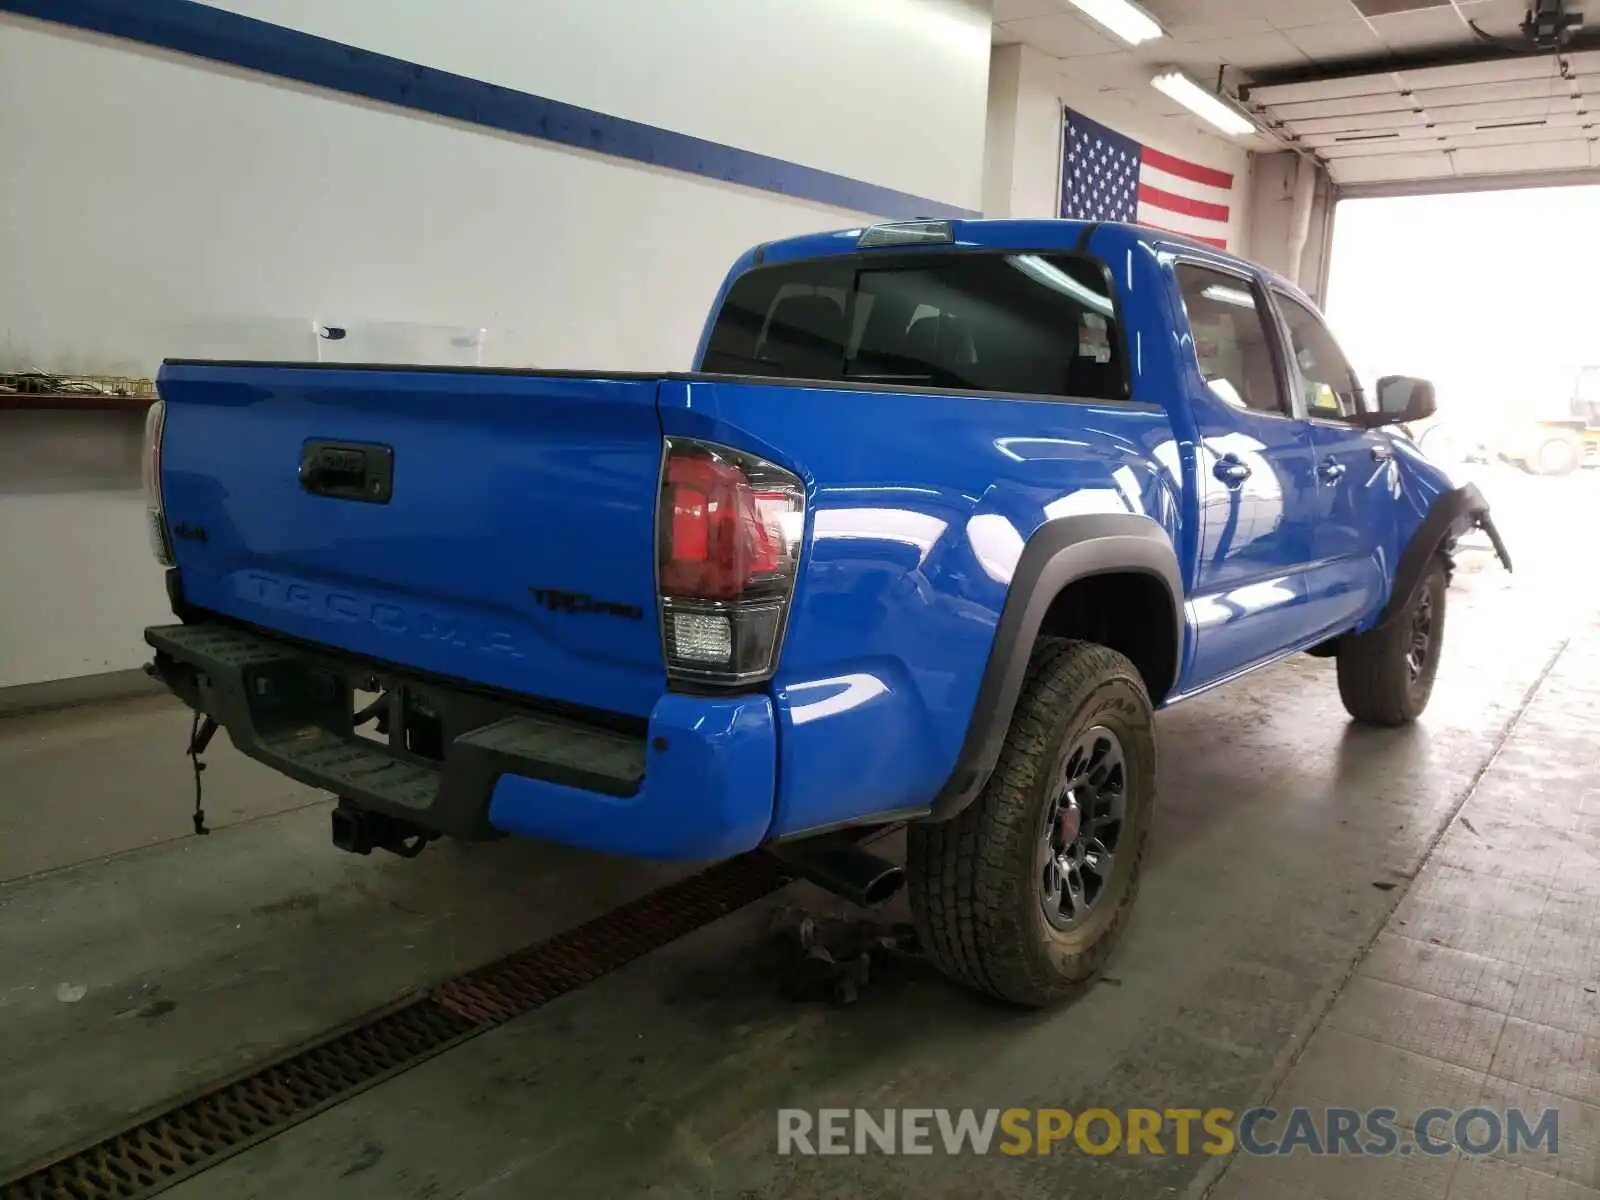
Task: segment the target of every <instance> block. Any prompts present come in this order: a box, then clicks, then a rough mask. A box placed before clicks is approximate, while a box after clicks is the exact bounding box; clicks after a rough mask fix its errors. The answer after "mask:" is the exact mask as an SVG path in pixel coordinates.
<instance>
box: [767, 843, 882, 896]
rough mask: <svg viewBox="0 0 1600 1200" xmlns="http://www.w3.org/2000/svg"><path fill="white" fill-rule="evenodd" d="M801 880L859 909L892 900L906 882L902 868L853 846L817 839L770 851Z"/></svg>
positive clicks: (852, 844)
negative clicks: (857, 906)
mask: <svg viewBox="0 0 1600 1200" xmlns="http://www.w3.org/2000/svg"><path fill="white" fill-rule="evenodd" d="M773 853H774V854H775V855H776V856H777V857H778V858H779V859H780V860H781V861H783V862H784V863H787V864H788V865H789V866H791V867H793V868H794V869H795V871H796V872H797V873H798V874H799V875H800V877H801V878H802V879H805V880H807V881H808V882H810V883H814V884H816V885H817V886H818V887H820V888H823V889H824V890H826V891H829V892H832V893H833V894H834V895H835V896H839V897H842V898H843V899H845V900H848V901H850V903H852V904H858V905H860V906H861V907H862V908H876V907H877V906H878V905H880V904H885V903H887V902H888V901H890V900H892V899H893V898H894V897H895V895H896V893H898V892H899V891H900V888H901V887H902V886H903V885H904V883H905V879H906V873H905V868H903V867H901V866H900V865H899V864H898V863H892V862H890V861H889V860H888V859H885V858H880V857H878V856H877V855H876V854H873V853H872V852H871V851H868V850H863V849H862V848H861V847H860V846H858V845H856V844H855V843H853V842H846V841H840V840H836V839H833V838H818V839H817V840H816V841H812V842H794V843H790V844H788V845H783V846H777V847H774V848H773Z"/></svg>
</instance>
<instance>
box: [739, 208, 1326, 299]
mask: <svg viewBox="0 0 1600 1200" xmlns="http://www.w3.org/2000/svg"><path fill="white" fill-rule="evenodd" d="M932 225H939V226H948V227H949V236H948V238H943V237H942V238H940V239H939V240H937V241H934V240H922V239H911V240H907V241H905V242H903V243H900V244H899V245H898V246H897V247H896V248H898V249H902V250H915V249H928V250H938V249H940V248H955V249H969V250H1035V251H1038V250H1055V251H1072V250H1078V249H1081V248H1082V247H1083V246H1084V245H1085V243H1086V242H1087V239H1088V236H1089V235H1090V234H1091V233H1096V234H1097V236H1098V239H1099V246H1100V249H1101V250H1102V251H1103V250H1104V249H1105V248H1106V245H1107V241H1108V240H1110V241H1111V244H1112V245H1113V246H1114V245H1116V242H1117V240H1121V241H1122V242H1123V243H1124V244H1125V245H1126V246H1127V247H1128V248H1132V247H1134V246H1141V245H1142V246H1148V247H1151V248H1153V249H1161V248H1165V249H1175V248H1181V249H1182V250H1183V251H1184V252H1185V253H1197V254H1201V255H1204V256H1205V257H1207V258H1212V259H1216V260H1217V261H1219V262H1224V263H1231V264H1233V265H1235V266H1238V267H1242V268H1245V269H1247V270H1250V271H1254V272H1260V273H1261V274H1262V275H1264V276H1266V277H1267V278H1268V279H1270V280H1272V282H1274V283H1275V284H1277V285H1278V286H1280V287H1282V288H1283V289H1284V290H1286V291H1288V292H1289V293H1290V294H1291V295H1293V296H1295V297H1297V298H1299V299H1301V300H1305V301H1307V303H1310V300H1309V298H1308V297H1306V296H1305V294H1304V292H1302V291H1301V289H1300V288H1299V287H1297V286H1296V285H1295V284H1294V283H1292V282H1291V281H1289V280H1287V279H1284V278H1282V277H1281V276H1279V275H1277V274H1276V273H1275V272H1273V271H1270V270H1268V269H1267V268H1265V267H1262V266H1261V265H1260V264H1258V263H1252V262H1250V261H1249V260H1247V259H1244V258H1240V257H1239V256H1238V255H1236V254H1230V253H1228V252H1227V251H1225V250H1219V249H1218V248H1217V247H1215V246H1212V245H1210V244H1208V243H1205V242H1201V241H1198V240H1196V239H1194V238H1190V237H1186V236H1185V235H1183V234H1181V233H1169V232H1167V231H1165V230H1161V229H1153V228H1151V227H1149V226H1146V225H1134V224H1129V223H1127V222H1122V221H1069V220H1062V219H1050V220H1023V219H1009V218H1008V219H983V218H979V219H973V220H944V219H942V218H936V217H930V218H927V219H926V220H924V221H890V222H884V223H882V224H879V225H858V226H856V227H854V228H852V229H838V230H832V231H830V232H827V233H811V234H803V235H801V236H799V237H792V238H783V239H781V240H779V241H773V242H766V243H764V244H763V245H761V246H758V247H756V248H755V249H754V250H753V251H751V253H750V255H748V256H747V258H746V261H744V262H743V263H741V264H740V268H741V269H744V268H748V267H750V266H755V265H760V264H764V263H773V262H792V261H796V260H800V259H809V258H825V257H828V256H831V255H838V254H855V253H857V252H858V250H860V249H862V248H863V247H861V245H860V242H861V239H862V236H863V235H864V234H866V233H868V232H869V231H871V230H879V231H883V232H885V233H889V232H891V231H894V230H904V229H907V228H908V227H916V226H932ZM883 248H889V247H888V245H887V244H885V245H884V247H883Z"/></svg>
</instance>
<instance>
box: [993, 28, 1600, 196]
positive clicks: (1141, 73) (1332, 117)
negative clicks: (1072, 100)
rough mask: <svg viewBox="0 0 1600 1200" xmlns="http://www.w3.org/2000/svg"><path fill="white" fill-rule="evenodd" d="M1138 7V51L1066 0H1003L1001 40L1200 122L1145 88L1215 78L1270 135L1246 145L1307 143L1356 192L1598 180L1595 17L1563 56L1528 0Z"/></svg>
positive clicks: (1128, 97) (1599, 55) (1599, 90)
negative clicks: (1141, 28) (1542, 33)
mask: <svg viewBox="0 0 1600 1200" xmlns="http://www.w3.org/2000/svg"><path fill="white" fill-rule="evenodd" d="M1143 3H1144V7H1145V8H1147V9H1148V10H1149V11H1150V12H1151V13H1152V14H1153V15H1155V16H1156V17H1157V18H1158V19H1159V20H1160V21H1161V23H1162V26H1163V27H1164V28H1165V30H1166V32H1167V35H1168V36H1167V37H1164V38H1161V39H1158V40H1156V41H1153V42H1147V43H1145V44H1144V45H1142V46H1139V47H1137V48H1133V49H1130V48H1128V47H1127V46H1125V45H1124V44H1123V43H1121V42H1118V41H1116V40H1115V39H1114V38H1112V37H1111V36H1110V35H1109V34H1107V33H1105V32H1104V31H1102V30H1100V29H1099V27H1098V26H1096V25H1094V24H1093V23H1092V22H1091V21H1089V20H1088V19H1087V18H1085V17H1083V16H1082V15H1081V14H1079V12H1078V10H1076V9H1075V8H1073V7H1072V6H1071V5H1070V4H1069V3H1068V0H996V3H995V31H994V40H995V41H996V42H997V43H1010V42H1023V43H1025V44H1027V45H1030V46H1033V47H1034V48H1036V49H1038V50H1041V51H1043V52H1044V53H1046V54H1049V55H1051V56H1053V57H1055V58H1057V59H1059V60H1060V67H1061V70H1062V72H1063V74H1065V75H1068V76H1069V77H1071V78H1073V79H1074V80H1076V81H1078V82H1080V83H1086V84H1090V85H1092V86H1093V87H1095V88H1097V89H1099V90H1102V91H1109V92H1117V93H1123V95H1122V97H1121V98H1122V99H1123V100H1124V101H1126V102H1129V103H1134V104H1137V105H1138V106H1140V107H1141V108H1144V109H1147V110H1153V111H1156V112H1159V113H1160V114H1161V115H1162V116H1164V117H1167V118H1170V119H1172V120H1178V121H1192V120H1193V119H1192V118H1191V117H1189V115H1188V114H1187V113H1186V112H1185V111H1184V110H1183V109H1181V108H1179V107H1177V106H1176V105H1175V104H1173V103H1172V102H1171V101H1168V100H1167V99H1166V98H1165V97H1163V96H1162V95H1161V94H1160V93H1158V92H1155V91H1154V90H1153V89H1152V88H1151V87H1150V86H1149V80H1150V76H1151V74H1152V72H1153V70H1154V69H1155V68H1158V67H1163V66H1167V65H1176V66H1179V67H1182V68H1183V69H1185V70H1186V71H1188V72H1189V73H1190V74H1191V75H1192V76H1193V77H1194V78H1195V79H1197V80H1199V81H1201V82H1205V83H1214V82H1216V80H1217V79H1218V78H1219V74H1220V77H1221V78H1222V79H1223V80H1224V82H1225V86H1226V88H1227V89H1228V90H1229V91H1230V92H1231V93H1233V94H1235V95H1238V96H1241V97H1242V98H1243V99H1244V101H1245V104H1246V107H1248V108H1249V109H1251V110H1252V111H1253V112H1254V113H1255V114H1256V116H1257V119H1258V120H1259V121H1260V122H1261V123H1262V125H1263V126H1264V127H1265V128H1266V129H1267V130H1269V131H1270V136H1262V137H1257V138H1246V139H1243V144H1244V145H1245V146H1246V147H1247V148H1249V149H1254V150H1271V149H1281V148H1283V147H1284V146H1290V147H1294V148H1299V149H1304V150H1307V151H1309V152H1310V153H1312V154H1314V155H1316V157H1318V158H1319V159H1321V160H1322V161H1323V162H1325V163H1326V164H1327V166H1328V168H1329V170H1330V172H1331V173H1332V175H1333V177H1334V179H1335V180H1336V181H1338V182H1339V183H1340V184H1342V185H1345V186H1347V187H1349V188H1352V189H1363V188H1367V189H1372V188H1383V187H1386V186H1395V185H1398V186H1400V187H1401V188H1405V187H1406V186H1408V185H1412V186H1414V187H1415V188H1416V189H1417V190H1424V189H1428V190H1431V189H1432V188H1435V187H1443V186H1460V185H1471V184H1472V182H1473V181H1479V182H1484V183H1486V182H1490V181H1493V182H1495V183H1497V184H1498V183H1501V182H1529V179H1528V178H1527V177H1528V176H1530V175H1531V176H1537V177H1539V178H1541V179H1544V178H1550V177H1553V176H1554V175H1556V174H1561V175H1563V176H1566V177H1587V175H1588V173H1590V172H1593V173H1594V174H1595V176H1596V178H1597V179H1600V111H1597V112H1591V111H1590V108H1591V101H1590V99H1589V98H1590V97H1596V98H1600V11H1596V12H1595V13H1594V14H1593V16H1594V20H1593V22H1592V23H1591V24H1590V25H1589V26H1586V27H1585V28H1584V29H1583V30H1582V31H1580V32H1579V34H1578V35H1577V37H1576V38H1575V39H1574V41H1573V42H1572V44H1571V47H1570V49H1569V51H1568V52H1567V53H1564V54H1563V55H1561V56H1559V57H1558V56H1556V55H1554V54H1550V53H1537V54H1530V53H1526V52H1525V51H1524V48H1525V46H1526V43H1525V42H1524V41H1523V40H1522V38H1521V35H1520V34H1519V32H1518V27H1519V26H1520V24H1521V22H1522V19H1523V16H1524V14H1525V12H1526V11H1527V2H1526V0H1455V2H1454V3H1451V2H1450V0H1143ZM1580 7H1581V6H1580ZM1592 7H1595V8H1596V9H1597V10H1600V0H1592ZM1468 21H1471V22H1473V23H1475V24H1476V25H1477V26H1478V28H1479V30H1481V31H1482V33H1483V34H1486V35H1488V38H1487V39H1486V38H1485V37H1483V36H1481V35H1480V34H1479V33H1477V32H1475V31H1474V30H1473V29H1472V28H1470V27H1469V25H1468ZM1490 39H1492V40H1490ZM1596 108H1597V109H1600V104H1597V105H1596ZM1198 127H1199V128H1205V127H1204V126H1198Z"/></svg>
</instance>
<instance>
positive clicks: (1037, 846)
mask: <svg viewBox="0 0 1600 1200" xmlns="http://www.w3.org/2000/svg"><path fill="white" fill-rule="evenodd" d="M1155 793H1156V748H1155V725H1154V718H1153V713H1152V711H1151V705H1150V698H1149V696H1148V695H1147V694H1146V692H1145V687H1144V682H1143V680H1142V679H1141V678H1140V676H1139V672H1138V670H1137V669H1136V668H1135V667H1134V665H1133V664H1132V663H1131V662H1129V661H1128V660H1127V659H1126V658H1124V657H1123V656H1122V655H1120V654H1118V653H1116V652H1115V651H1112V650H1108V649H1106V648H1105V647H1104V646H1097V645H1093V644H1091V643H1088V642H1071V641H1067V642H1055V643H1051V644H1050V645H1048V646H1047V647H1045V648H1042V649H1040V650H1039V651H1037V652H1036V653H1035V656H1034V659H1033V662H1032V664H1031V665H1030V667H1029V669H1028V675H1027V678H1026V680H1025V681H1024V683H1023V687H1022V694H1021V695H1020V696H1019V698H1018V700H1017V708H1016V712H1015V714H1014V715H1013V717H1012V721H1011V727H1010V729H1009V730H1008V731H1007V734H1006V740H1005V745H1004V747H1003V748H1002V750H1001V753H1000V759H999V762H998V763H997V764H996V766H995V771H994V774H993V775H992V776H990V778H989V782H988V783H987V784H986V785H985V786H984V789H983V791H982V792H980V793H979V795H978V797H977V798H976V799H975V800H974V801H973V802H972V803H971V804H970V805H969V806H968V807H967V808H966V809H965V810H964V811H963V812H962V813H961V814H960V815H959V816H956V817H954V818H953V819H951V820H949V821H946V822H942V823H930V824H924V825H914V826H912V827H911V829H910V830H909V831H908V845H907V874H908V876H909V884H910V888H909V890H910V898H911V911H912V915H913V917H914V919H915V921H916V925H917V932H918V934H919V935H920V937H921V940H922V944H923V946H924V947H925V948H926V950H927V952H928V953H929V955H931V957H932V958H933V960H934V962H935V963H936V964H937V965H938V966H939V967H940V968H941V969H942V970H943V971H944V972H945V973H946V974H948V975H950V976H951V977H953V978H954V979H956V980H958V981H960V982H961V983H964V984H966V985H967V986H969V987H972V988H975V989H977V990H978V991H982V992H988V993H989V994H990V995H993V996H998V997H1000V998H1001V999H1003V1000H1008V1001H1011V1002H1013V1003H1016V1004H1024V1005H1031V1006H1040V1005H1045V1004H1049V1003H1051V1002H1053V1001H1056V1000H1059V999H1062V998H1063V997H1065V996H1067V995H1069V994H1071V993H1072V992H1073V991H1074V990H1075V989H1076V988H1078V987H1079V986H1081V985H1082V984H1084V983H1085V982H1087V981H1088V980H1089V979H1091V978H1092V977H1093V976H1094V975H1095V973H1096V972H1098V971H1099V970H1100V968H1101V967H1102V966H1103V965H1104V963H1105V961H1106V958H1107V956H1108V955H1109V954H1110V953H1111V950H1112V948H1113V946H1114V945H1115V943H1116V941H1117V939H1118V937H1119V936H1120V934H1121V932H1122V930H1123V927H1124V925H1125V924H1126V922H1127V918H1128V914H1129V912H1130V911H1131V910H1132V908H1133V902H1134V897H1135V896H1136V895H1137V893H1138V889H1139V871H1140V867H1141V865H1142V863H1143V860H1144V853H1145V847H1146V844H1147V843H1148V840H1149V834H1150V821H1151V815H1152V811H1153V808H1154V803H1155Z"/></svg>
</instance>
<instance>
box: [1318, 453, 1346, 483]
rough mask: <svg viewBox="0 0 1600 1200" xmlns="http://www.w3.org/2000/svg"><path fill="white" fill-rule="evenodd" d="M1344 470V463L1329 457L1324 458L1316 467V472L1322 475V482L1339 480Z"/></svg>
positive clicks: (1342, 476)
mask: <svg viewBox="0 0 1600 1200" xmlns="http://www.w3.org/2000/svg"><path fill="white" fill-rule="evenodd" d="M1344 472H1345V466H1344V464H1343V463H1342V462H1336V461H1335V460H1334V459H1331V458H1330V459H1326V460H1324V461H1323V463H1322V465H1321V466H1320V467H1318V468H1317V474H1318V475H1320V476H1322V480H1323V482H1324V483H1338V482H1339V480H1341V479H1343V478H1344Z"/></svg>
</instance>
